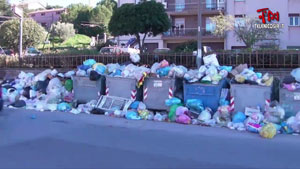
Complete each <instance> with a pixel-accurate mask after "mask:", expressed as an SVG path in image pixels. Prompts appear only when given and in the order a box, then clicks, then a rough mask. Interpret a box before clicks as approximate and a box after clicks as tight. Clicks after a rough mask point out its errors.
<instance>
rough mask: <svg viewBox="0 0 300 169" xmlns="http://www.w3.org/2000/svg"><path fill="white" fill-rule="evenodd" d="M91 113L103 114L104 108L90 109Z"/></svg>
mask: <svg viewBox="0 0 300 169" xmlns="http://www.w3.org/2000/svg"><path fill="white" fill-rule="evenodd" d="M91 114H98V115H104V114H105V111H104V110H101V109H98V108H94V109H93V110H92V111H91Z"/></svg>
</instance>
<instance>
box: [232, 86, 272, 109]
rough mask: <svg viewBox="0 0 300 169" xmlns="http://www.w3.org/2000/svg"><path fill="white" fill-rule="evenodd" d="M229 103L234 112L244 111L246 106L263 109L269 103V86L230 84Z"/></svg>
mask: <svg viewBox="0 0 300 169" xmlns="http://www.w3.org/2000/svg"><path fill="white" fill-rule="evenodd" d="M230 94H231V103H232V104H233V106H234V111H235V112H244V111H245V108H246V107H257V106H258V107H260V108H261V109H264V107H265V106H266V104H268V103H270V99H271V87H270V86H259V85H250V84H231V85H230Z"/></svg>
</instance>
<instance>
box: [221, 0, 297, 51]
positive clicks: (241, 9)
mask: <svg viewBox="0 0 300 169" xmlns="http://www.w3.org/2000/svg"><path fill="white" fill-rule="evenodd" d="M261 8H269V10H270V11H272V12H273V13H275V12H278V13H279V16H280V19H279V22H278V21H276V20H275V21H274V22H272V23H278V24H283V28H282V29H281V33H280V35H279V37H277V38H270V39H266V40H265V43H263V42H262V43H259V44H257V46H259V47H264V46H265V45H266V44H268V43H275V44H277V45H279V47H280V49H299V50H300V40H299V39H300V17H299V16H300V1H299V0H227V14H228V15H232V16H234V17H235V19H236V22H240V21H241V20H242V18H243V17H244V16H249V17H259V15H261V13H258V12H257V10H258V9H261ZM266 19H267V17H266ZM225 44H226V45H225V48H226V49H235V48H243V47H244V46H245V45H244V44H243V43H241V42H238V41H237V39H236V37H235V35H234V33H233V32H229V33H228V34H227V37H226V43H225Z"/></svg>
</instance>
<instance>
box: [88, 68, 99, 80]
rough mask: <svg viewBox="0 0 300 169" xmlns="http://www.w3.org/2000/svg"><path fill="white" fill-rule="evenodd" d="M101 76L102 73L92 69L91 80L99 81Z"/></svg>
mask: <svg viewBox="0 0 300 169" xmlns="http://www.w3.org/2000/svg"><path fill="white" fill-rule="evenodd" d="M100 78H101V75H100V74H99V73H97V72H96V71H94V70H92V71H91V73H90V80H92V81H97V80H99V79H100Z"/></svg>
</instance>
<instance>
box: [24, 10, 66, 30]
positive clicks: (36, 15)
mask: <svg viewBox="0 0 300 169" xmlns="http://www.w3.org/2000/svg"><path fill="white" fill-rule="evenodd" d="M64 12H66V9H65V8H59V9H49V10H39V11H34V12H31V13H29V16H30V17H31V18H32V19H33V20H35V21H36V22H37V23H39V24H41V25H42V26H43V27H44V28H46V29H50V27H51V25H52V24H53V23H55V22H57V21H59V20H60V16H61V14H62V13H64Z"/></svg>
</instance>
